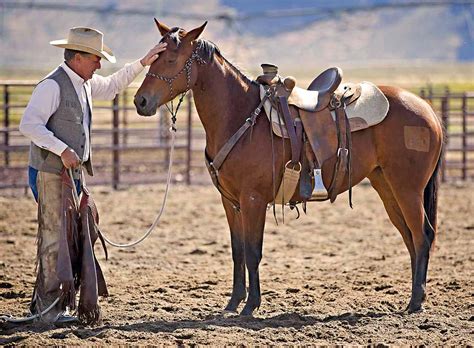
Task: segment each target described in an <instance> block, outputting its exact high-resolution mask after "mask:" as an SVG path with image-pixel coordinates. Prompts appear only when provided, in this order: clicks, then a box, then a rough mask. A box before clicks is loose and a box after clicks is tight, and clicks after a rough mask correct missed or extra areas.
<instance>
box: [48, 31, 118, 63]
mask: <svg viewBox="0 0 474 348" xmlns="http://www.w3.org/2000/svg"><path fill="white" fill-rule="evenodd" d="M50 44H51V45H53V46H56V47H61V48H68V49H71V50H76V51H81V52H86V53H92V54H95V55H96V56H99V57H102V58H105V59H107V60H108V61H109V62H111V63H115V61H116V60H115V56H114V54H113V53H112V51H111V50H110V48H109V47H107V46H106V45H105V44H104V34H102V33H101V32H100V31H98V30H96V29H92V28H86V27H75V28H72V29H69V35H68V37H67V39H63V40H54V41H51V42H50Z"/></svg>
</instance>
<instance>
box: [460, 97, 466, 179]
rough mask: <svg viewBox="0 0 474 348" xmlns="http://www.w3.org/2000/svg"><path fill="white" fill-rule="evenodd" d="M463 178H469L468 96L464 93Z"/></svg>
mask: <svg viewBox="0 0 474 348" xmlns="http://www.w3.org/2000/svg"><path fill="white" fill-rule="evenodd" d="M461 112H462V138H461V139H462V146H461V147H462V169H461V170H462V179H463V180H466V179H467V96H466V92H464V93H463V95H462V111H461Z"/></svg>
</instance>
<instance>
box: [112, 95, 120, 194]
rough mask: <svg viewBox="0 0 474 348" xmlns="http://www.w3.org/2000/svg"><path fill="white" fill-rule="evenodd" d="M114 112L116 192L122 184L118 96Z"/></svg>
mask: <svg viewBox="0 0 474 348" xmlns="http://www.w3.org/2000/svg"><path fill="white" fill-rule="evenodd" d="M112 110H113V121H112V123H113V130H112V144H113V145H112V148H113V149H112V162H113V163H112V186H113V188H114V190H117V189H118V185H119V182H120V150H119V144H120V141H119V140H120V134H119V127H120V119H119V96H118V94H117V95H116V96H115V98H114V100H113V102H112Z"/></svg>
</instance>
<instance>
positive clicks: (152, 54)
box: [140, 42, 167, 66]
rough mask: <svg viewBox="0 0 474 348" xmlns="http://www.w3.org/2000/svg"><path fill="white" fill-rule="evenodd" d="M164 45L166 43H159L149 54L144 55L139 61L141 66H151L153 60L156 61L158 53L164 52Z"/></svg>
mask: <svg viewBox="0 0 474 348" xmlns="http://www.w3.org/2000/svg"><path fill="white" fill-rule="evenodd" d="M166 45H167V43H165V42H160V43H159V44H158V45H156V46H155V47H153V48H152V49H151V50H150V52H148V53H147V54H146V56H145V57H143V58H142V59H140V63H142V65H143V66H147V65H151V64H152V63H153V62H154V61H155V60H157V59H158V57H159V56H160V53H161V52H163V51H164V50H166Z"/></svg>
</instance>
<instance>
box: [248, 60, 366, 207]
mask: <svg viewBox="0 0 474 348" xmlns="http://www.w3.org/2000/svg"><path fill="white" fill-rule="evenodd" d="M261 67H262V69H263V74H262V75H260V76H258V78H257V79H256V81H257V82H258V83H260V84H261V85H262V86H263V88H264V89H265V91H266V96H267V98H268V100H269V102H270V103H271V107H272V108H274V109H275V110H277V111H278V114H279V115H281V116H282V117H281V118H282V119H283V121H284V123H285V126H286V130H287V134H288V137H289V138H290V144H291V149H292V151H291V152H292V158H291V161H290V162H291V164H292V166H293V168H294V167H295V166H297V165H298V164H299V165H300V166H299V168H300V170H301V176H300V178H299V179H300V196H301V197H302V199H303V202H306V201H321V200H326V199H330V200H331V202H334V200H335V199H336V197H337V194H338V192H340V191H342V190H341V189H342V185H343V181H344V177H345V176H346V175H347V177H348V188H349V204H350V205H351V206H352V201H351V199H352V192H351V189H350V187H351V130H350V124H349V121H348V119H347V115H346V113H345V107H346V106H347V105H349V104H351V103H353V102H354V101H355V100H356V99H357V98H358V97H359V96H360V87H359V86H358V85H356V84H345V85H344V88H342V89H338V87H339V85H340V83H341V81H342V70H341V69H340V68H338V67H333V68H329V69H327V70H325V71H323V72H322V73H321V74H320V75H319V76H317V77H316V78H315V79H314V80H313V81H312V82H311V84H310V85H309V86H308V88H307V89H303V88H300V87H297V86H296V80H295V78H294V77H291V76H289V77H286V78H282V77H281V76H279V75H278V68H277V67H276V66H275V65H272V64H262V65H261ZM331 112H332V113H333V115H331ZM333 116H334V118H333ZM302 150H303V151H302ZM334 156H336V158H337V160H336V164H335V167H334V174H333V176H332V180H331V183H330V185H329V187H328V188H327V189H326V187H325V186H324V183H323V178H322V167H323V165H324V163H325V162H326V161H327V160H328V159H330V158H332V157H334ZM287 170H288V166H285V172H286V171H287ZM284 177H285V173H284ZM290 198H291V197H287V201H289V199H290ZM275 201H276V202H278V201H277V200H275Z"/></svg>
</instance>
